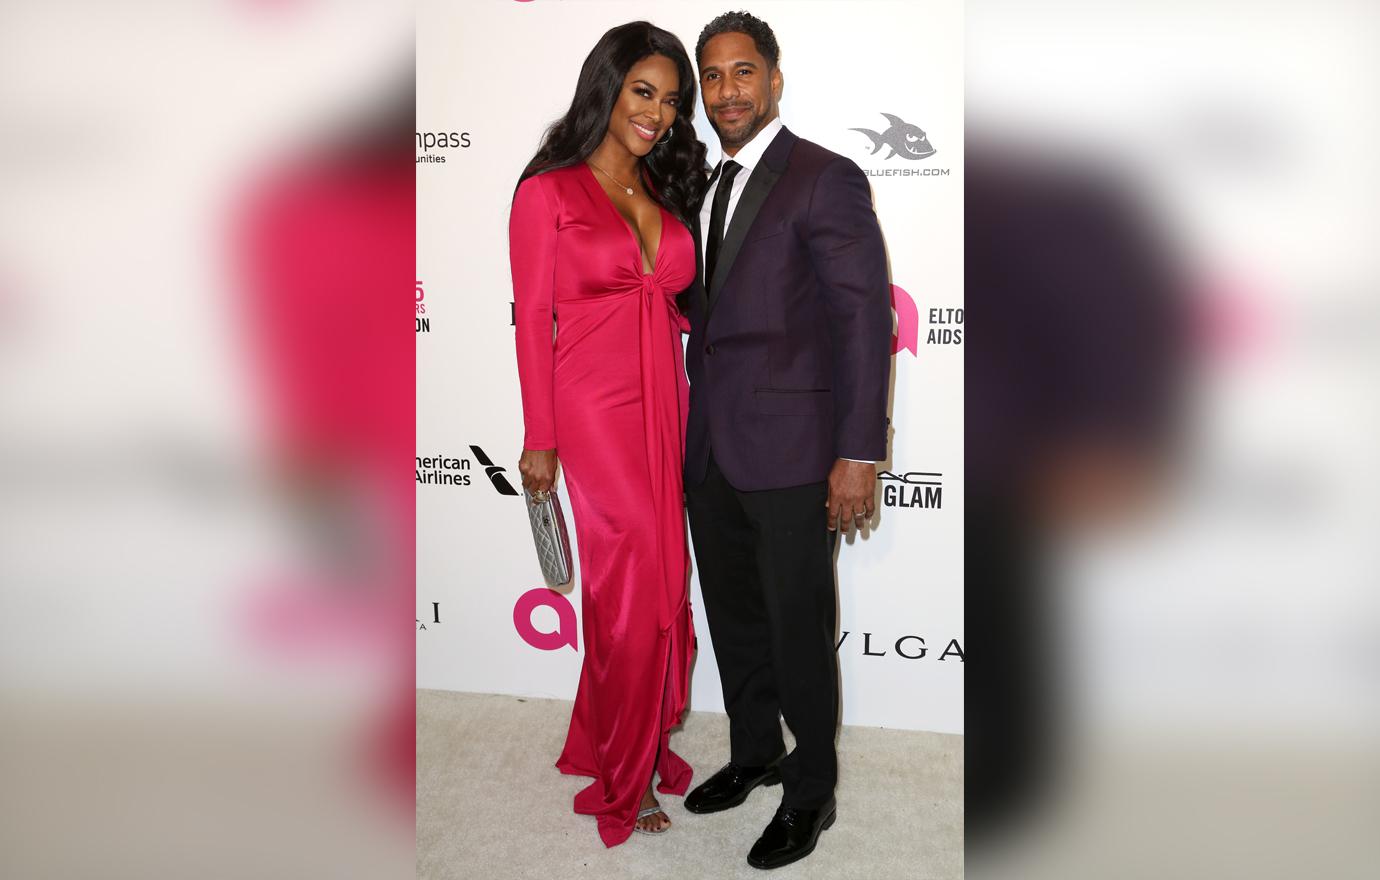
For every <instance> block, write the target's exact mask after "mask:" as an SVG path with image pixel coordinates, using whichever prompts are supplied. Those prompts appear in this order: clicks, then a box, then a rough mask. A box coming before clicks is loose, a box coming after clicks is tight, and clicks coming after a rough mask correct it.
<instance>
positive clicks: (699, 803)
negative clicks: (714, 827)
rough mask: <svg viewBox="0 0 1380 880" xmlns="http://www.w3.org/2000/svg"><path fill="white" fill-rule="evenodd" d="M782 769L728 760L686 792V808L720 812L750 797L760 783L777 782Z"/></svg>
mask: <svg viewBox="0 0 1380 880" xmlns="http://www.w3.org/2000/svg"><path fill="white" fill-rule="evenodd" d="M779 782H781V773H780V771H778V770H777V769H776V767H774V766H773V767H740V766H738V765H737V764H735V763H733V762H732V761H729V762H728V763H727V764H725V765H724V768H723V769H722V770H720V771H719V772H718V773H715V774H714V775H713V776H711V777H709V778H708V779H706V780H705V781H704V782H703V783H701V784H700V785H698V786H696V787H695V790H694V791H692V792H690V793H689V794H688V795H686V796H685V809H687V810H689V811H690V812H692V813H717V812H719V811H720V810H727V809H731V808H732V807H736V806H738V805H739V804H741V803H742V802H743V801H745V800H747V796H748V794H749V793H750V792H751V791H752V790H753V789H754V788H756V787H757V786H759V785H776V784H778V783H779Z"/></svg>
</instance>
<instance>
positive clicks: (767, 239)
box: [685, 128, 892, 491]
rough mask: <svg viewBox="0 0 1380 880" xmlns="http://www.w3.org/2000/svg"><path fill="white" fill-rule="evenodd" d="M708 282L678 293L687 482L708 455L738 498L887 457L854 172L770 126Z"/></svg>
mask: <svg viewBox="0 0 1380 880" xmlns="http://www.w3.org/2000/svg"><path fill="white" fill-rule="evenodd" d="M697 232H698V230H697ZM697 238H698V235H697ZM696 253H697V254H698V253H699V250H698V249H697V251H696ZM702 273H703V269H702V268H701V274H702ZM707 286H708V292H706V285H705V284H704V283H703V279H702V278H701V279H700V280H699V281H697V283H696V285H695V286H694V287H693V288H692V289H691V290H690V291H689V294H690V295H689V297H688V313H689V319H690V327H691V330H690V340H689V343H688V349H687V356H686V370H687V372H688V373H689V375H690V412H689V424H688V427H687V436H686V454H685V478H686V482H687V483H688V484H690V485H698V484H699V483H701V482H702V481H703V480H704V477H705V473H706V471H707V469H708V464H709V456H710V453H711V450H712V452H713V456H714V460H715V462H716V463H717V464H718V466H719V469H720V470H721V471H722V472H723V474H724V476H725V477H726V478H727V479H728V482H729V483H730V484H732V485H733V486H734V487H735V488H737V489H739V490H742V491H755V490H761V489H781V488H787V487H790V486H801V485H805V484H807V483H814V482H819V481H821V480H824V479H826V478H827V477H828V475H829V470H830V468H831V467H832V466H833V464H834V461H835V460H836V459H838V458H855V459H864V460H868V459H871V460H876V461H881V460H883V459H885V458H886V457H887V427H888V424H889V422H888V419H887V392H888V385H889V383H888V379H889V377H890V371H891V330H892V322H891V291H890V285H889V281H888V277H887V262H886V251H885V249H884V247H883V244H882V234H881V229H880V228H879V227H878V225H877V216H876V214H875V212H874V211H873V209H872V194H871V190H870V189H869V187H868V184H867V177H866V176H865V175H864V174H863V173H862V171H861V170H860V169H859V168H858V166H857V165H856V164H855V163H853V162H852V161H851V160H849V159H847V158H845V157H843V156H840V155H838V154H836V153H832V152H830V151H829V150H826V149H824V148H823V147H821V146H819V145H817V144H813V143H810V142H809V141H806V140H802V139H800V138H798V137H796V136H795V135H794V134H792V133H791V132H790V131H789V130H788V129H785V128H782V130H781V131H780V132H778V133H777V135H776V137H775V138H773V139H772V142H771V144H770V145H769V146H768V147H767V150H766V153H765V155H764V156H763V159H762V161H761V162H760V163H759V164H758V165H757V167H756V168H754V169H753V171H752V176H751V177H749V178H748V182H747V184H746V185H745V187H744V190H743V194H742V195H741V196H740V198H739V203H738V205H737V207H736V208H735V209H734V213H733V218H732V221H731V222H730V223H729V227H728V229H727V231H726V232H725V234H724V241H723V244H722V246H721V248H720V251H719V259H718V265H717V268H716V271H715V277H714V278H713V279H711V280H710V283H709V284H708V285H707Z"/></svg>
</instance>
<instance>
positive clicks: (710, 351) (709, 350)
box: [704, 343, 714, 354]
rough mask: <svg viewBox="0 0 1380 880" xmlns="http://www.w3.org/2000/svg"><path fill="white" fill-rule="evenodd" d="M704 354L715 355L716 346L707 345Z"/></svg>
mask: <svg viewBox="0 0 1380 880" xmlns="http://www.w3.org/2000/svg"><path fill="white" fill-rule="evenodd" d="M704 353H705V354H713V353H714V345H713V344H712V343H711V344H709V345H706V346H705V347H704Z"/></svg>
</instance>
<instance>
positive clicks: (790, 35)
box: [415, 0, 965, 733]
mask: <svg viewBox="0 0 1380 880" xmlns="http://www.w3.org/2000/svg"><path fill="white" fill-rule="evenodd" d="M738 8H746V9H747V10H748V11H750V12H752V13H753V14H755V15H757V16H758V17H759V18H762V19H764V20H765V21H766V22H768V23H769V24H770V25H771V26H772V28H773V29H774V30H775V32H776V35H777V39H778V40H779V42H780V44H781V68H782V71H783V73H784V76H785V94H784V97H783V99H782V102H781V116H782V119H783V121H784V122H785V124H786V125H787V126H788V127H789V128H790V129H791V130H792V131H794V132H795V133H796V134H798V135H800V136H801V137H804V138H807V139H809V140H813V141H815V142H816V143H819V144H821V145H823V146H825V147H827V148H828V149H831V150H834V151H835V152H838V153H841V154H843V155H845V156H847V157H849V158H851V159H852V160H853V161H855V162H856V163H857V164H858V165H859V167H861V168H862V169H863V170H864V171H865V172H866V173H867V175H868V176H869V178H870V180H871V183H872V189H873V196H874V201H875V204H876V209H877V214H878V217H879V219H880V221H881V226H882V232H883V234H884V235H885V236H886V241H887V248H888V255H889V259H890V269H891V285H892V286H891V293H892V298H893V305H894V310H895V314H896V331H895V339H894V341H893V346H892V347H893V349H894V355H893V362H894V368H893V372H892V394H893V399H892V424H893V427H894V432H893V435H892V445H891V456H890V458H888V460H886V461H885V462H882V463H881V465H880V469H881V473H880V478H881V479H880V481H879V487H880V489H879V508H880V515H879V518H878V521H877V524H876V527H875V528H874V529H873V530H872V531H871V532H869V533H868V534H866V535H863V536H858V535H855V536H853V537H852V538H850V539H849V540H847V541H846V542H845V543H844V544H843V546H841V547H840V549H839V554H838V580H839V622H840V626H839V633H838V640H839V646H838V652H839V660H840V666H841V669H842V676H843V717H844V722H845V723H847V724H863V725H873V726H885V727H897V728H909V729H919V730H933V731H941V732H948V733H961V732H962V730H963V665H964V656H963V650H964V643H963V457H962V450H963V340H964V333H965V327H964V322H963V226H962V220H963V213H962V212H963V6H962V3H961V2H915V3H912V2H902V3H885V2H876V3H868V2H853V0H850V2H812V3H799V2H780V3H771V2H760V3H747V4H745V5H740V4H736V3H733V4H727V5H726V4H724V3H718V2H714V3H701V2H674V3H673V2H661V3H659V2H648V0H640V2H608V0H602V2H601V0H590V2H577V0H531V2H522V0H483V2H444V0H425V2H421V3H419V4H418V22H417V51H418V57H417V73H418V90H417V143H416V154H417V169H416V170H417V295H416V315H415V320H416V336H417V459H416V481H417V486H416V489H417V623H416V625H417V630H418V632H417V685H418V687H424V688H440V689H446V690H457V691H476V692H486V693H504V694H516V695H521V696H534V697H557V698H563V699H573V698H574V695H575V687H576V682H577V679H578V674H579V667H580V662H581V656H582V655H581V651H582V649H583V645H582V641H581V638H580V589H579V584H580V579H579V574H578V560H577V574H576V577H575V580H574V582H573V583H572V585H570V586H568V587H566V588H563V589H562V590H549V589H547V588H546V587H545V585H544V584H543V582H542V578H541V573H540V570H539V569H538V566H537V560H536V554H535V551H534V549H533V546H532V539H531V535H530V532H529V529H528V525H527V518H526V514H525V512H524V510H523V501H522V497H521V494H520V490H521V482H520V477H519V475H518V473H517V461H518V456H519V455H520V453H521V448H522V433H523V431H522V410H521V404H520V399H519V389H518V377H517V365H516V357H515V354H514V344H513V311H512V287H511V282H510V277H509V269H508V246H507V228H508V210H509V203H510V200H511V198H512V193H513V188H514V186H515V184H516V181H517V178H518V175H519V174H520V172H521V171H522V168H523V166H524V165H525V164H526V163H527V161H528V159H529V158H531V155H532V153H533V152H534V151H535V150H536V147H537V145H538V142H539V139H540V137H541V134H542V132H543V131H544V130H545V128H546V126H547V125H548V124H549V123H550V122H551V121H553V120H554V119H556V118H557V117H558V116H559V115H560V114H561V113H563V112H564V110H565V109H566V107H567V106H568V105H569V102H570V98H571V95H572V94H573V92H574V86H575V78H576V75H577V74H578V72H579V68H580V64H581V63H582V62H583V60H584V57H585V55H586V54H587V53H588V52H589V50H590V48H592V47H593V45H594V43H595V42H596V40H598V38H599V36H600V35H602V34H603V33H604V31H606V30H607V29H608V28H610V27H613V26H614V25H618V24H622V23H624V22H627V21H633V20H639V19H646V20H649V21H652V22H653V23H655V24H657V25H659V26H661V27H664V28H666V29H668V30H670V31H672V32H673V33H675V34H677V35H679V36H680V38H681V40H682V41H683V42H684V43H685V44H686V48H687V50H688V51H690V52H691V53H692V54H693V52H694V45H695V41H696V39H697V38H698V36H699V32H700V30H701V29H702V28H703V26H704V25H705V24H706V23H707V22H708V21H709V20H710V19H712V18H714V17H715V16H716V15H718V14H720V13H722V12H725V11H728V10H730V9H738ZM703 116H704V113H703V108H702V107H699V108H696V118H695V127H696V130H697V131H698V133H699V136H700V139H701V140H703V141H704V142H705V143H706V144H708V145H709V148H710V155H709V160H710V162H711V163H714V162H717V161H718V158H719V149H718V143H717V139H716V138H715V136H714V133H713V130H712V129H711V128H710V127H709V125H708V124H707V123H706V122H705V120H704V118H703ZM789 454H790V450H782V455H789ZM573 534H574V533H573V530H572V538H573ZM691 591H692V593H691V603H692V611H693V614H694V615H695V625H696V628H697V631H698V635H699V656H698V659H697V661H696V664H695V667H694V679H693V686H692V695H691V708H692V709H695V710H710V711H722V708H723V702H722V696H721V693H720V690H719V681H718V674H717V670H716V667H715V663H714V656H713V652H714V646H713V644H712V642H711V640H710V638H709V631H708V626H707V625H706V623H705V621H704V618H703V604H702V602H701V600H700V595H699V585H698V582H697V581H696V580H695V579H694V578H693V576H692V581H691Z"/></svg>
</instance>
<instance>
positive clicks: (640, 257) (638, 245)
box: [580, 162, 666, 278]
mask: <svg viewBox="0 0 1380 880" xmlns="http://www.w3.org/2000/svg"><path fill="white" fill-rule="evenodd" d="M580 164H581V165H584V166H585V171H587V172H589V177H590V183H592V184H593V185H594V188H595V189H597V190H599V195H601V196H603V198H604V203H605V204H606V205H608V206H609V210H610V211H612V212H613V214H614V216H615V217H617V218H618V222H619V223H621V224H622V225H623V228H624V229H626V230H628V237H629V238H631V239H632V245H633V250H634V251H636V252H637V269H638V272H639V273H640V274H641V275H642V276H643V277H644V278H649V277H651V276H653V275H655V274H656V270H657V266H658V265H659V264H660V262H661V246H662V245H663V244H664V243H665V241H666V209H665V208H663V207H661V205H659V204H657V203H656V200H655V199H653V200H652V204H653V205H656V211H657V217H658V219H660V220H661V228H660V229H659V230H657V234H656V254H655V256H653V257H651V258H648V257H647V252H646V251H645V250H643V249H642V239H641V238H639V237H638V235H637V230H636V229H634V228H633V225H632V224H631V223H629V222H628V218H627V217H624V216H623V212H622V211H620V210H618V206H617V205H615V204H614V203H613V199H612V198H610V196H609V194H608V192H607V191H606V190H605V189H604V186H603V184H601V183H600V182H599V178H598V177H596V176H595V174H594V169H593V168H591V167H589V163H587V162H581V163H580ZM644 265H650V266H651V267H652V271H650V272H643V271H642V267H643V266H644Z"/></svg>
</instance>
